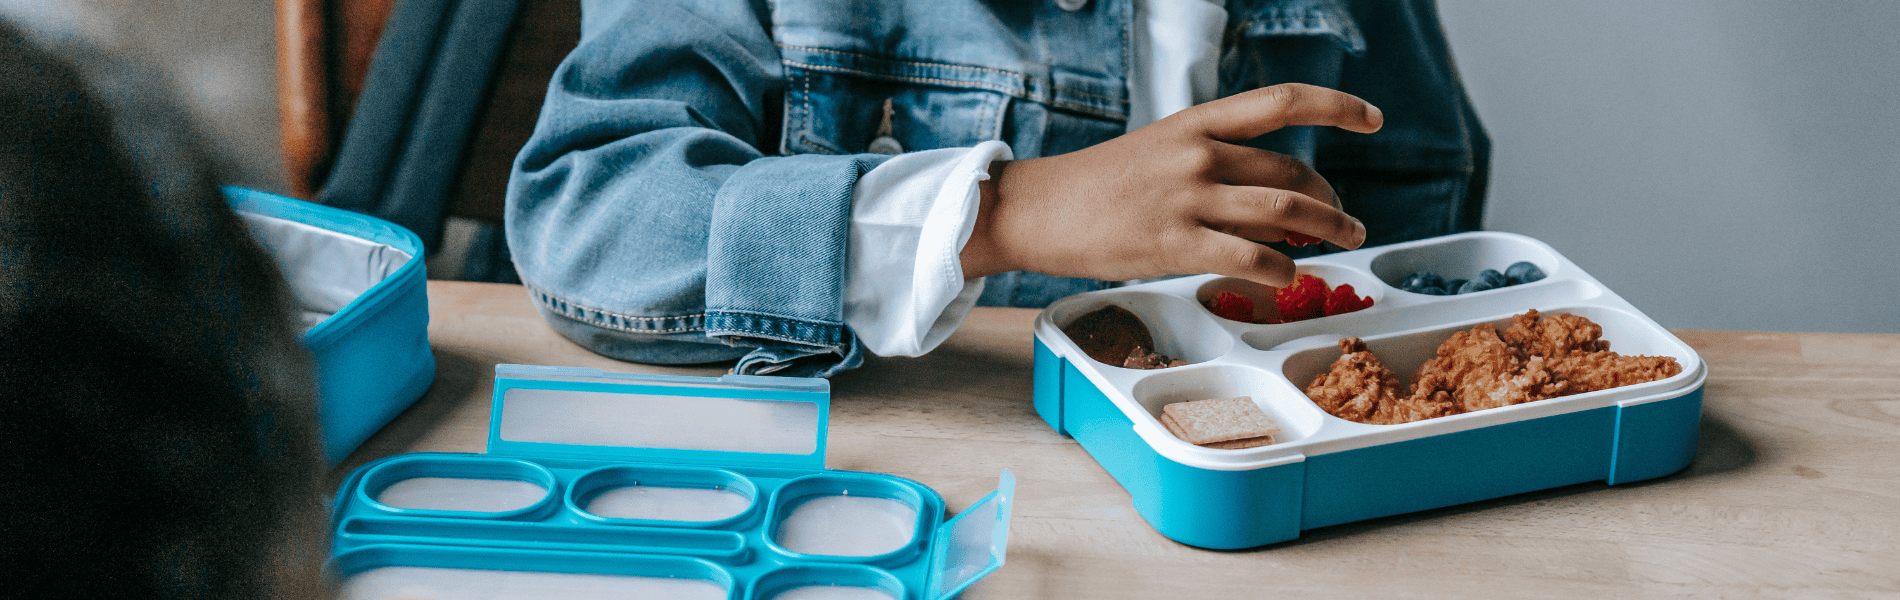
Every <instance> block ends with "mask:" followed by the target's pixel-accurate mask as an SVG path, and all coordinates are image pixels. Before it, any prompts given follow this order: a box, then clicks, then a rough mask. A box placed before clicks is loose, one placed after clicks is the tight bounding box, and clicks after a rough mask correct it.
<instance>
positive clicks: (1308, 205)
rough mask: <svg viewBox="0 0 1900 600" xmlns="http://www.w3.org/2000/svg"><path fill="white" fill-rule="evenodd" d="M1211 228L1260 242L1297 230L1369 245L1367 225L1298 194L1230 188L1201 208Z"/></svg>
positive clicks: (1349, 244)
mask: <svg viewBox="0 0 1900 600" xmlns="http://www.w3.org/2000/svg"><path fill="white" fill-rule="evenodd" d="M1201 213H1202V214H1201V219H1202V220H1203V221H1205V222H1206V223H1207V224H1208V226H1209V227H1212V228H1214V229H1217V230H1222V231H1228V232H1232V233H1233V234H1234V235H1237V236H1240V237H1244V238H1247V239H1254V240H1260V241H1267V242H1272V241H1279V240H1280V239H1281V237H1283V236H1281V235H1275V233H1274V232H1276V231H1279V232H1284V231H1298V232H1300V233H1304V234H1307V235H1310V236H1314V237H1317V238H1320V239H1323V240H1326V241H1329V242H1332V243H1335V244H1338V245H1340V246H1341V247H1344V248H1358V247H1359V246H1360V245H1361V244H1364V243H1366V226H1365V225H1364V224H1361V223H1360V222H1359V220H1358V219H1354V218H1352V217H1351V216H1349V215H1347V214H1346V213H1343V212H1340V211H1339V209H1337V208H1334V207H1333V206H1332V205H1330V204H1328V203H1325V202H1321V201H1319V200H1315V199H1313V197H1312V196H1308V195H1305V194H1301V193H1299V192H1294V191H1289V190H1280V189H1272V188H1258V187H1238V186H1227V187H1225V188H1221V191H1220V192H1219V193H1217V194H1215V197H1214V198H1213V199H1212V201H1211V202H1209V203H1208V204H1207V205H1206V206H1204V207H1203V208H1202V209H1201Z"/></svg>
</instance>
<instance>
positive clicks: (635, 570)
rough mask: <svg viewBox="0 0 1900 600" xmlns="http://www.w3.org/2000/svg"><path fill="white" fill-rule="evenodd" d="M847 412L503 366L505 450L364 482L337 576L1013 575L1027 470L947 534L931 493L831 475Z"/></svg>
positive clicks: (867, 586)
mask: <svg viewBox="0 0 1900 600" xmlns="http://www.w3.org/2000/svg"><path fill="white" fill-rule="evenodd" d="M828 407H829V383H828V382H826V381H823V380H804V379H785V378H771V377H750V376H742V375H727V376H724V377H719V378H706V377H677V376H642V375H620V374H609V373H605V372H602V371H599V370H596V369H580V368H561V367H532V366H522V365H500V366H497V367H496V382H495V395H494V405H493V408H492V409H491V410H492V412H491V417H490V428H489V444H488V448H489V452H490V453H489V454H450V453H415V454H404V455H399V456H392V457H388V458H384V459H381V460H378V461H375V462H372V463H370V464H367V465H364V466H363V467H361V468H359V469H357V470H356V471H355V472H353V473H351V474H350V476H349V477H348V478H347V479H346V480H345V481H344V482H343V485H342V487H341V488H340V489H339V490H338V493H337V497H336V501H335V507H334V514H333V517H334V519H335V521H334V526H335V540H334V544H335V547H334V552H335V558H334V559H333V561H332V563H331V570H332V572H333V573H334V574H335V575H337V576H338V578H339V579H340V580H343V581H344V586H345V587H344V591H345V595H346V597H351V598H381V597H391V598H394V597H401V594H403V593H411V592H415V591H417V590H426V591H428V592H430V593H434V594H436V596H438V597H470V596H471V595H473V597H486V596H487V595H490V592H487V591H485V589H484V588H486V587H490V586H492V585H499V583H498V582H499V580H492V581H491V579H490V578H495V577H504V576H503V575H498V574H504V573H505V574H506V575H505V578H506V580H507V581H508V582H509V583H508V584H507V585H511V586H516V587H517V589H529V590H534V589H542V588H545V589H546V591H548V592H549V593H552V591H553V590H556V589H559V590H570V589H578V588H587V589H589V590H592V591H593V592H594V593H600V594H607V593H608V591H609V590H611V591H612V593H613V594H618V595H615V596H611V597H622V596H625V597H666V598H707V599H709V600H710V599H723V600H738V599H759V600H765V599H769V598H774V597H780V596H781V595H783V596H784V597H787V598H791V597H820V596H823V594H825V593H833V594H838V595H837V596H835V597H840V598H847V597H848V598H872V597H878V598H892V599H897V600H940V599H943V598H950V597H953V596H955V595H957V594H958V593H960V592H961V591H962V590H963V589H964V588H965V587H967V586H969V585H970V584H971V583H973V582H975V581H976V580H977V579H980V578H982V577H983V576H985V575H987V574H988V573H990V572H992V571H994V570H995V569H997V568H1000V567H1001V566H1002V563H1003V558H1004V550H1005V549H1006V547H1007V544H1008V525H1009V515H1010V504H1011V502H1012V498H1013V495H1014V489H1015V480H1014V477H1013V476H1012V475H1011V474H1010V473H1009V472H1008V471H1004V472H1003V474H1002V478H1001V481H1000V482H999V485H998V487H997V489H996V491H994V492H992V493H990V494H989V495H987V496H985V497H984V498H982V499H981V500H979V501H977V502H976V503H974V504H972V505H971V507H970V508H969V509H967V510H964V511H963V512H962V513H960V514H958V515H957V516H956V517H955V518H952V519H948V520H944V519H943V518H942V515H943V513H944V502H943V499H942V497H941V496H939V495H938V494H937V493H936V492H935V491H934V490H931V489H930V488H929V487H927V486H924V485H923V484H920V483H918V482H916V481H912V480H910V479H905V478H902V477H896V476H892V475H884V474H878V473H860V472H850V471H833V470H828V469H825V468H824V456H825V435H824V432H825V429H826V423H827V421H828V417H827V414H826V413H827V412H828ZM813 588H818V589H813ZM793 590H803V591H800V592H799V593H798V594H789V592H791V591H793ZM585 597H590V598H591V597H595V596H585ZM600 597H609V596H605V595H603V596H600Z"/></svg>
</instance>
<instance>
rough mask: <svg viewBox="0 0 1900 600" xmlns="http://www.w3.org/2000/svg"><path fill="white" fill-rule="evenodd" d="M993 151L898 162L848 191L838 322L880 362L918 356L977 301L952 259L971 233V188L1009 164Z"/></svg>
mask: <svg viewBox="0 0 1900 600" xmlns="http://www.w3.org/2000/svg"><path fill="white" fill-rule="evenodd" d="M1011 156H1012V155H1011V153H1010V150H1009V145H1007V144H1004V143H1002V142H998V141H989V142H983V143H981V144H977V145H976V147H974V148H945V149H942V150H926V151H923V152H911V153H907V154H900V155H898V156H896V157H894V158H892V159H890V160H888V161H885V162H884V164H881V165H878V166H877V167H876V168H873V169H871V171H870V172H868V173H865V174H864V176H863V177H860V178H859V179H858V183H857V187H856V188H855V189H853V190H852V199H851V202H852V204H851V233H850V240H849V248H848V250H847V256H848V257H849V258H848V262H847V263H846V268H845V294H844V322H845V325H846V326H847V327H850V328H851V330H852V331H853V332H855V333H857V335H858V341H859V342H861V343H863V344H864V347H865V349H867V350H870V351H871V353H872V354H876V355H879V356H920V355H922V354H923V353H925V352H929V351H930V350H931V349H933V348H936V347H937V345H938V344H941V343H943V340H944V338H948V337H950V333H951V332H952V331H955V330H956V328H957V325H959V324H961V323H962V322H963V317H965V316H966V315H968V314H969V312H970V307H972V306H975V305H976V299H977V297H978V296H980V295H982V294H983V280H982V279H977V280H975V281H967V280H965V279H964V278H963V263H962V261H961V260H959V258H958V255H959V254H961V253H962V251H963V245H964V243H966V242H968V241H969V240H970V231H971V230H972V229H973V228H974V227H975V226H976V210H977V205H978V204H979V201H980V200H981V199H982V197H981V195H980V193H979V192H978V191H977V182H979V181H983V180H985V179H989V167H990V163H991V162H994V161H998V160H1009V159H1010V158H1011Z"/></svg>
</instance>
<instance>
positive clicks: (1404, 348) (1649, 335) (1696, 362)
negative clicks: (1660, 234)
mask: <svg viewBox="0 0 1900 600" xmlns="http://www.w3.org/2000/svg"><path fill="white" fill-rule="evenodd" d="M1526 310H1528V309H1526ZM1523 312H1525V311H1514V312H1511V313H1507V314H1502V315H1493V316H1492V317H1491V318H1488V319H1480V320H1474V321H1470V322H1466V323H1459V324H1455V325H1444V326H1439V327H1435V328H1432V329H1427V330H1421V331H1414V332H1410V333H1401V334H1392V335H1384V336H1367V337H1363V338H1361V339H1363V340H1364V341H1365V342H1366V348H1367V349H1369V350H1371V351H1372V353H1373V355H1375V356H1378V357H1379V361H1380V362H1382V363H1384V364H1385V366H1386V367H1387V368H1389V369H1392V372H1393V373H1396V374H1398V376H1399V382H1400V384H1401V385H1404V386H1408V387H1409V386H1411V385H1412V383H1413V375H1414V374H1415V373H1416V372H1417V371H1418V368H1419V366H1421V365H1423V364H1425V362H1426V361H1429V360H1431V359H1432V358H1433V357H1434V356H1436V355H1437V351H1438V346H1439V345H1440V344H1443V343H1444V342H1445V340H1447V339H1450V338H1451V336H1452V334H1453V333H1457V332H1459V331H1469V330H1470V329H1471V328H1472V327H1473V326H1476V325H1477V324H1478V323H1481V322H1488V323H1490V324H1491V326H1492V327H1494V328H1496V329H1497V331H1498V334H1499V335H1500V336H1502V335H1503V334H1504V331H1505V330H1506V329H1508V328H1510V326H1511V317H1512V316H1513V315H1517V314H1522V313H1523ZM1539 312H1540V313H1542V314H1544V315H1554V314H1573V315H1578V316H1581V317H1584V318H1587V319H1590V320H1591V321H1593V322H1595V323H1596V324H1597V325H1599V326H1601V327H1602V328H1603V336H1602V339H1604V340H1607V341H1609V342H1610V350H1611V351H1613V352H1616V353H1619V354H1623V355H1639V354H1641V355H1649V356H1668V357H1671V358H1674V359H1676V363H1677V364H1679V365H1681V366H1682V373H1679V374H1677V375H1676V376H1674V377H1670V378H1667V379H1662V380H1658V381H1650V382H1645V383H1639V384H1636V385H1628V386H1623V387H1618V388H1611V389H1607V390H1599V391H1595V392H1589V393H1586V394H1577V395H1572V396H1562V397H1558V398H1551V399H1548V400H1540V401H1538V402H1532V403H1526V404H1520V405H1516V406H1506V407H1501V408H1494V409H1490V410H1487V411H1480V412H1481V413H1490V412H1493V411H1504V410H1515V409H1519V408H1522V407H1530V406H1547V405H1548V404H1550V403H1571V402H1574V401H1579V400H1586V401H1587V399H1591V398H1604V397H1610V398H1626V397H1631V396H1636V395H1641V394H1644V393H1650V392H1653V391H1656V390H1657V389H1658V388H1672V387H1678V386H1680V385H1681V382H1682V381H1683V380H1685V379H1687V378H1689V377H1692V376H1694V375H1695V374H1696V373H1697V372H1698V371H1699V367H1700V364H1701V361H1700V359H1699V358H1698V357H1697V356H1696V355H1695V353H1694V351H1692V350H1690V349H1689V348H1688V347H1687V346H1686V345H1683V344H1682V343H1681V342H1679V341H1676V340H1675V338H1674V336H1671V335H1669V333H1668V332H1667V331H1666V330H1663V329H1662V328H1661V327H1659V326H1657V325H1655V324H1654V323H1652V322H1650V321H1649V320H1648V319H1644V318H1642V317H1639V316H1636V315H1634V314H1631V313H1629V312H1627V311H1623V310H1618V309H1613V308H1606V307H1598V306H1569V307H1560V308H1553V309H1549V310H1540V311H1539ZM1339 354H1340V352H1339V347H1338V346H1337V345H1334V346H1329V347H1321V348H1311V349H1307V350H1302V351H1299V352H1295V353H1293V354H1292V355H1290V356H1288V357H1287V358H1286V362H1285V363H1283V373H1285V376H1286V379H1287V380H1288V381H1290V382H1292V383H1293V384H1294V386H1296V387H1297V388H1298V389H1300V390H1304V389H1305V388H1306V385H1307V384H1309V383H1311V382H1312V381H1313V378H1314V377H1316V376H1318V375H1320V374H1322V373H1325V372H1326V371H1327V370H1328V369H1329V368H1330V366H1331V365H1332V363H1333V360H1335V359H1337V358H1339ZM1303 394H1304V393H1303V392H1302V397H1303ZM1539 412H1542V411H1539ZM1466 414H1480V413H1466ZM1327 416H1328V417H1330V418H1337V417H1332V416H1331V415H1327ZM1460 416H1464V415H1454V416H1452V417H1440V419H1450V418H1457V417H1460ZM1433 420H1437V419H1433ZM1410 424H1411V423H1407V424H1406V425H1410ZM1402 426H1403V425H1375V426H1374V427H1402Z"/></svg>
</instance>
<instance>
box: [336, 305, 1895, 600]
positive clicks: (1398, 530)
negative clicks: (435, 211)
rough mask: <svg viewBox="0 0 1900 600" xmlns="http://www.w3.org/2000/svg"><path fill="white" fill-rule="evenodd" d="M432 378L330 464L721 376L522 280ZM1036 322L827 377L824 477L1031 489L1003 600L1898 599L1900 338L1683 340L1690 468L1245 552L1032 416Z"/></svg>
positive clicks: (484, 308) (1001, 324)
mask: <svg viewBox="0 0 1900 600" xmlns="http://www.w3.org/2000/svg"><path fill="white" fill-rule="evenodd" d="M429 303H430V316H431V322H430V325H429V335H430V341H431V343H432V344H433V345H434V349H435V355H436V359H437V361H438V372H437V376H436V382H435V386H434V387H433V388H432V389H430V390H429V393H428V395H427V396H426V397H424V398H423V399H422V400H421V401H419V402H417V403H416V404H415V405H414V406H413V407H411V408H410V409H409V410H408V411H407V412H405V413H403V414H402V415H401V416H400V417H398V418H397V419H396V421H395V422H393V423H391V424H390V426H388V427H386V428H384V430H383V431H381V432H380V433H378V434H376V436H374V437H372V438H371V439H370V440H369V441H368V442H367V443H365V445H364V446H363V447H362V448H360V449H358V450H357V452H356V453H355V454H353V455H352V456H351V457H350V458H349V459H348V460H347V461H346V462H345V463H344V464H342V465H340V466H339V467H338V468H337V470H336V471H335V472H334V474H333V477H334V478H335V479H338V480H340V479H341V477H342V476H343V475H344V474H346V473H347V472H348V470H349V469H351V468H354V467H355V466H357V465H360V464H362V463H363V462H366V461H368V460H373V459H375V458H378V457H382V456H386V455H390V454H395V453H402V452H416V451H459V452H481V451H483V449H484V445H485V441H486V438H487V427H488V406H489V405H488V402H489V393H490V388H491V386H492V383H493V378H494V365H495V364H496V363H522V364H548V365H564V366H588V367H598V368H602V369H606V370H609V371H616V372H639V373H669V374H695V375H717V374H720V373H723V372H724V371H725V370H726V368H727V365H707V366H695V367H685V368H679V367H657V366H651V365H638V364H630V363H623V362H618V361H614V360H610V359H606V358H602V357H600V356H597V355H594V354H592V353H589V352H588V351H586V350H584V349H582V348H580V347H579V346H576V345H574V344H573V343H571V342H569V341H567V340H566V339H565V338H562V337H561V336H560V335H558V334H556V333H554V332H553V330H551V329H549V328H548V326H547V325H546V324H545V322H544V321H543V320H542V318H541V316H540V315H539V314H537V313H536V312H535V310H534V307H533V305H532V304H531V303H530V302H529V300H528V296H527V292H526V291H525V290H524V289H523V288H521V287H519V286H506V285H495V284H479V283H463V282H444V281H431V282H429ZM1035 316H1036V311H1033V310H1025V309H990V308H979V309H977V310H975V311H974V312H973V313H972V314H971V316H970V318H969V319H968V320H967V321H966V322H965V323H964V325H963V327H962V328H961V329H960V330H959V331H958V332H957V334H956V335H955V336H953V337H951V338H950V340H949V341H948V342H946V343H945V344H944V346H943V347H941V348H939V349H938V350H936V351H934V352H932V353H931V354H930V355H928V356H925V357H921V358H872V359H870V360H869V361H868V363H867V364H866V366H865V367H864V368H863V369H859V370H856V371H851V372H847V373H845V374H842V375H840V376H838V377H836V378H834V379H833V380H832V385H833V388H832V390H833V398H832V413H831V430H830V453H829V460H828V466H829V467H831V468H834V469H848V470H856V471H873V472H880V473H890V474H894V475H900V476H904V477H909V478H912V479H916V480H917V481H920V482H922V483H924V484H925V485H929V486H930V487H932V488H935V489H936V490H937V491H938V492H939V493H941V494H942V495H943V497H944V500H945V502H946V504H947V505H948V508H949V509H950V511H952V512H955V511H959V510H962V509H964V508H965V507H967V506H969V504H970V503H972V502H975V501H976V500H978V499H979V498H980V497H981V496H982V495H983V494H984V493H987V492H988V491H989V490H991V489H993V488H994V487H995V486H996V478H997V475H998V474H999V472H1001V471H1002V470H1003V469H1005V468H1007V469H1011V470H1013V471H1014V472H1015V473H1016V476H1017V478H1018V481H1019V483H1018V488H1017V491H1018V496H1017V503H1016V507H1015V515H1014V519H1013V522H1012V524H1011V528H1010V539H1009V556H1008V564H1007V565H1005V566H1004V567H1003V568H1002V569H1001V570H999V571H997V572H996V573H994V574H992V575H991V576H990V577H989V578H988V579H985V580H984V581H981V582H978V583H977V584H976V585H975V586H972V587H971V588H970V589H969V590H968V591H966V592H965V593H964V594H963V597H964V598H969V599H972V600H976V599H991V598H1024V599H1028V598H1163V597H1168V598H1173V597H1184V598H1302V599H1310V598H1396V597H1404V598H1593V599H1595V598H1649V597H1693V598H1900V335H1847V334H1819V333H1760V332H1739V331H1687V330H1683V331H1676V334H1677V335H1678V336H1679V337H1681V338H1682V339H1683V340H1684V341H1686V342H1688V343H1689V344H1690V345H1691V346H1693V347H1694V348H1695V349H1696V351H1697V352H1698V353H1700V354H1701V355H1702V358H1703V359H1704V360H1705V361H1706V362H1707V363H1708V365H1709V369H1710V373H1709V378H1708V382H1707V384H1706V388H1705V391H1706V393H1705V400H1704V409H1703V422H1702V429H1701V442H1700V447H1699V448H1698V451H1697V456H1696V459H1695V462H1694V463H1693V464H1692V465H1691V466H1690V467H1689V468H1688V469H1686V470H1684V471H1683V472H1681V473H1677V474H1675V475H1671V476H1668V477H1663V478H1660V479H1654V480H1650V481H1643V482H1637V483H1633V484H1628V485H1620V486H1610V485H1606V484H1603V483H1601V482H1598V483H1585V484H1578V485H1572V486H1566V487H1561V488H1555V489H1550V490H1544V491H1540V492H1532V493H1528V494H1520V495H1516V496H1509V497H1505V498H1498V499H1494V500H1487V501H1483V502H1475V503H1471V504H1465V505H1460V506H1455V507H1450V508H1444V509H1438V510H1430V511H1424V512H1418V513H1412V514H1407V515H1399V516H1394V517H1387V518H1382V519H1375V520H1370V521H1363V522H1359V523H1352V524H1346V525H1338V526H1334V527H1328V528H1323V529H1317V530H1311V531H1306V532H1304V533H1303V534H1302V535H1301V537H1300V538H1299V539H1297V540H1293V541H1290V542H1285V543H1280V544H1275V545H1271V546H1264V547H1261V548H1255V549H1250V550H1242V551H1213V550H1202V549H1198V548H1193V547H1189V546H1184V545H1181V544H1178V543H1175V542H1173V541H1170V540H1168V539H1167V538H1165V537H1163V536H1161V535H1160V534H1158V533H1156V532H1155V531H1154V529H1152V528H1150V527H1149V526H1148V524H1147V523H1146V522H1145V521H1142V520H1141V517H1140V516H1138V515H1136V514H1135V511H1134V508H1133V507H1132V506H1131V505H1130V503H1129V496H1128V493H1127V492H1125V491H1123V490H1122V488H1121V487H1120V485H1119V484H1117V483H1115V481H1114V480H1113V479H1111V478H1110V477H1109V476H1108V474H1107V473H1106V472H1104V471H1103V470H1102V468H1101V467H1100V466H1098V465H1097V464H1096V463H1095V461H1094V460H1093V459H1091V458H1090V457H1089V456H1088V454H1087V453H1086V452H1084V451H1083V450H1082V449H1081V447H1080V446H1078V445H1076V444H1075V442H1074V441H1073V440H1070V439H1067V438H1064V437H1061V436H1058V435H1056V434H1055V433H1054V432H1053V431H1051V430H1050V429H1049V427H1048V426H1047V425H1045V424H1044V423H1043V422H1042V420H1041V419H1040V418H1038V417H1037V416H1036V414H1035V411H1034V409H1033V408H1032V407H1031V403H1030V383H1031V374H1030V373H1031V371H1030V365H1031V357H1030V356H1031V355H1030V347H1031V346H1030V340H1031V333H1030V326H1031V323H1032V322H1033V320H1034V319H1035Z"/></svg>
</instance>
